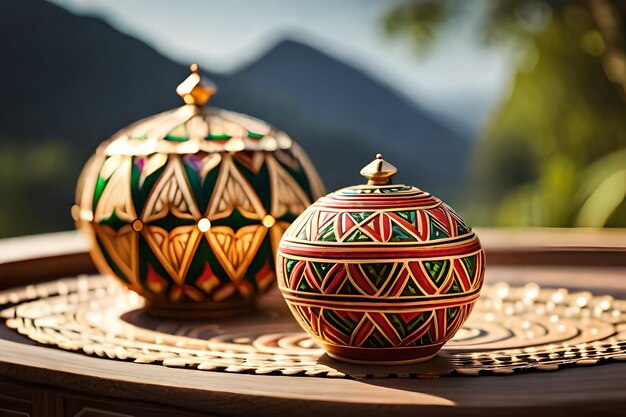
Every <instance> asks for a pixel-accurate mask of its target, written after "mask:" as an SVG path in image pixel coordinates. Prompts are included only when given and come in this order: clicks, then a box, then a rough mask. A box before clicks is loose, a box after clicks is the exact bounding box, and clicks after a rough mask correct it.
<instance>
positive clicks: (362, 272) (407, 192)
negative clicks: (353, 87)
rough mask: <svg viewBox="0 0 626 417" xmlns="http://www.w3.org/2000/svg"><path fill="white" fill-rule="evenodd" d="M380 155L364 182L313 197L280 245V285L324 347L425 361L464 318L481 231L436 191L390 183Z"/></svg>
mask: <svg viewBox="0 0 626 417" xmlns="http://www.w3.org/2000/svg"><path fill="white" fill-rule="evenodd" d="M395 173H396V169H395V167H393V166H392V165H390V164H389V163H387V162H386V161H384V160H383V159H382V157H381V156H380V155H377V159H376V160H374V161H373V162H372V163H371V164H369V165H368V166H366V167H365V168H364V169H363V170H362V171H361V174H362V175H364V176H365V177H367V178H368V179H369V182H368V185H362V186H353V187H348V188H344V189H341V190H338V191H336V192H334V193H331V194H329V195H327V196H325V197H322V198H320V199H319V200H317V201H316V202H315V203H314V204H313V205H312V206H311V207H309V208H308V209H307V210H306V211H305V212H304V213H302V215H300V216H299V217H298V218H297V219H296V220H295V221H294V222H293V224H292V225H291V226H290V227H289V228H288V229H287V231H286V232H285V234H284V235H283V238H282V240H281V242H280V245H279V248H278V257H277V275H278V286H279V288H280V291H281V292H282V294H283V296H284V297H285V300H286V301H287V304H288V306H289V308H290V309H291V311H292V313H293V315H294V316H295V318H296V319H297V321H298V322H299V323H300V325H301V326H302V327H303V328H304V329H305V330H306V331H307V332H308V333H309V334H311V335H312V336H313V337H314V338H315V339H317V340H318V341H319V342H320V343H321V344H322V346H323V347H324V349H326V351H327V352H328V354H329V355H330V356H331V357H333V358H336V359H340V360H343V361H347V362H355V363H373V364H403V363H413V362H421V361H425V360H427V359H429V358H431V357H433V356H435V355H436V354H437V352H438V351H439V349H441V347H442V346H443V345H444V343H446V342H447V341H448V340H450V338H452V337H453V336H454V334H455V333H456V332H457V331H458V330H459V329H460V328H461V326H462V325H463V323H464V322H465V320H466V319H467V318H468V316H469V314H470V312H471V311H472V308H473V307H474V304H475V302H476V299H477V298H478V295H479V292H480V289H481V287H482V284H483V276H484V271H485V255H484V252H483V250H482V248H481V245H480V242H479V240H478V237H477V236H476V234H475V233H474V232H472V230H471V229H470V228H469V227H468V226H467V225H466V224H465V223H464V222H463V220H461V218H460V217H459V216H458V215H457V214H456V213H455V212H454V211H453V210H452V209H451V208H450V207H448V206H447V205H446V204H444V203H443V202H442V201H441V200H439V199H438V198H436V197H434V196H432V195H430V194H428V193H426V192H424V191H422V190H419V189H417V188H415V187H410V186H406V185H393V184H391V183H390V178H391V176H392V175H393V174H395Z"/></svg>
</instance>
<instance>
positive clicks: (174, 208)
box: [141, 156, 202, 223]
mask: <svg viewBox="0 0 626 417" xmlns="http://www.w3.org/2000/svg"><path fill="white" fill-rule="evenodd" d="M169 213H172V214H173V215H174V216H176V217H178V218H180V219H194V220H199V219H200V218H201V217H202V215H201V214H200V211H199V209H198V207H197V205H196V201H195V199H194V197H193V194H192V193H191V190H190V189H189V184H188V182H187V178H186V177H185V173H184V170H183V167H182V165H181V161H180V159H178V158H177V157H175V156H170V159H169V161H168V163H167V165H166V167H165V170H164V171H163V174H161V176H160V177H159V179H158V180H157V182H156V183H155V184H154V186H153V187H152V191H151V192H150V196H149V197H148V199H147V200H146V204H145V206H144V209H143V213H142V215H141V219H142V220H143V222H144V223H150V222H153V221H155V220H158V219H162V218H164V217H166V216H167V215H168V214H169Z"/></svg>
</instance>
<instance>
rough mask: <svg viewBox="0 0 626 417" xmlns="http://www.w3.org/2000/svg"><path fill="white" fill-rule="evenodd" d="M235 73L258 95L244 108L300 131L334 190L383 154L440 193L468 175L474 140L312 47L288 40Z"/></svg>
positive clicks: (403, 173)
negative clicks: (471, 143) (470, 140)
mask: <svg viewBox="0 0 626 417" xmlns="http://www.w3.org/2000/svg"><path fill="white" fill-rule="evenodd" d="M232 77H233V78H234V79H236V80H238V81H241V80H243V81H245V86H246V88H247V90H246V91H245V93H246V95H248V96H253V97H252V100H251V99H250V98H248V99H247V100H237V103H236V105H237V108H238V109H239V110H240V111H243V112H246V113H250V114H254V115H257V116H258V117H260V118H262V119H264V120H267V121H269V122H271V123H273V124H276V125H277V126H280V127H281V128H283V129H284V130H286V131H287V132H288V133H290V134H292V136H293V137H294V138H296V139H297V140H298V141H299V142H300V143H301V144H302V145H303V146H304V147H305V149H306V150H307V151H308V152H309V154H310V156H311V158H312V159H313V160H314V162H315V164H316V166H317V167H318V169H319V170H320V172H321V173H322V176H323V177H324V179H325V180H326V182H327V186H328V187H329V188H331V189H335V188H337V187H340V186H345V185H350V184H353V183H355V182H360V181H361V179H360V177H359V176H358V171H359V169H360V168H361V166H362V165H365V163H367V162H369V161H370V160H371V159H372V158H373V156H374V155H375V154H376V153H378V152H380V153H382V154H383V156H384V157H385V158H386V159H388V160H389V161H391V162H392V163H393V164H394V165H396V166H397V167H398V168H399V172H400V174H399V175H398V177H399V178H398V180H403V181H405V182H408V183H411V184H418V185H419V186H421V187H423V188H424V189H427V190H431V191H433V192H436V193H438V194H441V193H442V192H443V193H444V194H449V193H450V192H451V191H453V190H454V186H455V185H456V181H457V180H458V178H462V177H463V173H464V170H465V167H466V159H467V153H468V151H469V147H470V142H469V140H467V138H463V137H461V136H460V135H459V134H457V133H456V132H454V131H453V130H452V129H450V128H447V127H446V126H444V125H443V124H441V123H439V122H438V121H437V120H435V119H433V118H432V117H431V116H430V115H429V114H428V113H426V112H425V111H424V110H422V109H419V108H417V107H416V106H415V105H414V104H413V103H410V102H409V101H408V100H406V99H405V98H403V97H401V96H400V95H399V94H397V93H395V92H394V91H392V90H390V89H389V88H388V87H387V86H384V85H382V84H381V83H379V82H378V81H375V80H373V79H372V78H370V77H368V76H366V75H364V74H363V73H361V72H359V71H358V70H356V69H355V68H353V67H351V66H348V65H346V64H344V63H342V62H340V61H338V60H336V59H334V58H331V57H329V56H328V55H325V54H323V53H322V52H320V51H318V50H316V49H314V48H312V47H310V46H307V45H304V44H302V43H298V42H294V41H283V42H281V43H279V44H278V45H276V46H275V47H274V48H273V49H271V50H270V51H269V52H268V53H267V54H265V55H264V56H263V57H262V58H261V59H260V60H259V61H257V62H255V63H253V64H252V65H250V66H249V67H247V68H245V69H243V70H241V71H239V72H237V73H236V74H233V75H232ZM251 93H253V94H251ZM224 98H225V100H224V104H225V105H227V106H230V105H231V104H232V105H235V103H234V100H233V101H231V100H229V99H230V98H231V97H224ZM264 103H265V105H263V104H264Z"/></svg>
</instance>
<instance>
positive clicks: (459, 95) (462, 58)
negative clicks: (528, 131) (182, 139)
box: [50, 0, 511, 132]
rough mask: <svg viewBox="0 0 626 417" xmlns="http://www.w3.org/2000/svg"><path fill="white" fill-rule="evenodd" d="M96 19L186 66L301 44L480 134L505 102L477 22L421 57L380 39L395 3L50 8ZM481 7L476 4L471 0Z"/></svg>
mask: <svg viewBox="0 0 626 417" xmlns="http://www.w3.org/2000/svg"><path fill="white" fill-rule="evenodd" d="M50 1H52V2H53V3H56V4H58V5H60V6H62V7H65V8H66V9H68V10H70V11H72V12H74V13H77V14H87V15H92V16H93V15H95V16H99V17H101V18H103V19H104V20H106V21H107V22H108V23H109V24H111V25H112V26H114V27H115V28H117V29H118V30H120V31H121V32H124V33H127V34H129V35H131V36H134V37H136V38H138V39H141V40H143V41H144V42H146V43H148V44H149V45H151V46H152V47H153V48H155V49H156V50H158V51H159V52H160V53H162V54H163V55H165V56H168V57H170V58H172V59H174V60H176V61H179V62H181V63H184V64H189V63H191V62H197V63H198V64H200V66H201V67H204V68H206V69H207V70H210V71H215V72H225V73H228V72H232V71H236V70H237V69H238V68H241V67H242V66H245V65H247V64H249V63H251V62H254V61H255V60H257V59H259V58H260V57H261V56H262V55H263V54H264V53H265V52H267V51H268V50H269V49H270V48H271V47H272V46H274V45H275V44H276V43H278V42H280V41H281V40H283V39H286V38H288V39H292V40H297V41H301V42H303V43H306V44H309V45H311V46H313V47H315V48H317V49H319V50H321V51H322V52H324V53H326V54H328V55H331V56H333V57H334V58H337V59H339V60H341V61H343V62H345V63H348V64H350V65H352V66H354V67H356V68H357V69H359V70H361V71H362V72H364V73H366V74H368V75H369V76H371V77H373V78H375V79H377V80H379V81H380V82H382V83H384V84H386V85H388V86H390V87H391V88H393V89H394V90H396V91H398V92H400V93H401V94H403V95H404V96H406V97H408V98H409V99H410V100H412V101H413V102H415V103H417V104H418V105H419V106H421V107H422V108H425V109H426V110H429V111H431V112H432V113H434V114H435V115H438V116H440V117H441V118H442V119H445V120H447V121H448V122H451V123H452V124H453V125H454V126H456V127H457V128H459V129H469V130H471V131H474V132H476V131H478V130H479V129H480V128H481V127H483V125H484V123H485V122H486V120H487V118H488V116H489V112H490V111H491V110H492V109H493V108H494V107H495V106H496V105H497V104H498V103H499V102H500V100H501V99H502V97H503V96H504V95H505V94H506V90H507V86H508V85H509V81H510V77H511V68H510V66H509V63H510V61H511V60H510V59H508V58H509V57H508V55H507V52H506V51H505V50H502V49H488V48H486V47H484V46H483V45H481V44H480V42H479V41H478V40H477V39H476V38H475V37H474V36H472V28H473V27H474V25H475V24H476V22H477V19H479V18H480V7H477V8H476V10H477V12H476V13H475V16H470V18H468V19H466V20H465V21H464V22H462V23H461V24H457V25H456V26H455V27H453V28H449V29H448V30H445V31H443V33H442V34H441V36H439V37H438V39H437V43H436V44H435V46H434V48H432V51H431V52H430V53H428V54H426V55H425V54H419V53H417V52H416V50H415V47H414V45H412V44H411V42H410V40H409V39H408V38H405V37H402V36H396V37H392V36H390V35H388V34H387V33H386V32H385V29H384V25H383V22H384V18H385V16H386V14H387V13H389V11H390V10H392V9H393V7H394V5H395V4H397V3H398V1H399V0H387V1H383V0H341V1H338V0H297V1H295V0H263V1H254V0H229V1H223V0H222V1H220V0H178V1H172V0H50ZM473 1H475V2H476V4H477V5H478V6H479V5H480V3H481V2H479V1H477V0H473Z"/></svg>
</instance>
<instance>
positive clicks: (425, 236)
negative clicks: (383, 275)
mask: <svg viewBox="0 0 626 417" xmlns="http://www.w3.org/2000/svg"><path fill="white" fill-rule="evenodd" d="M397 172H398V169H397V168H396V167H395V166H393V165H392V164H391V163H389V162H387V161H385V160H384V159H383V157H382V155H380V154H378V155H376V158H375V159H374V160H373V161H372V162H370V163H369V164H367V165H366V166H365V167H363V169H362V170H361V175H363V176H364V177H365V178H366V179H367V183H366V184H360V185H353V186H351V187H345V188H341V189H339V190H337V191H335V192H333V193H330V194H328V195H326V196H324V197H322V198H320V199H318V200H317V201H316V202H315V203H313V204H312V205H311V206H310V207H309V208H308V209H307V210H306V211H305V212H304V213H303V214H302V215H301V216H300V217H299V218H298V220H296V221H295V222H294V223H293V224H292V227H291V228H290V230H291V231H288V232H287V234H286V237H284V238H283V240H285V241H286V242H292V243H297V244H303V243H305V242H306V243H315V244H323V245H326V244H329V245H338V244H343V245H372V244H392V245H394V244H398V245H406V244H411V242H413V243H415V242H421V244H423V243H426V242H430V241H434V240H437V241H438V243H442V242H447V241H458V239H461V240H465V239H470V240H471V239H473V236H474V233H473V232H472V231H471V228H470V227H469V226H468V225H467V224H466V223H465V222H464V221H463V220H462V219H461V217H460V216H459V215H458V214H457V213H456V212H455V211H454V210H453V209H452V208H451V207H450V206H448V205H447V204H445V203H444V202H443V201H441V200H440V199H439V198H437V197H435V196H433V195H431V194H430V193H428V192H426V191H423V190H421V189H419V188H417V187H413V186H411V185H405V184H394V183H393V182H392V181H391V179H392V177H393V176H394V175H395V174H396V173H397Z"/></svg>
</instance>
